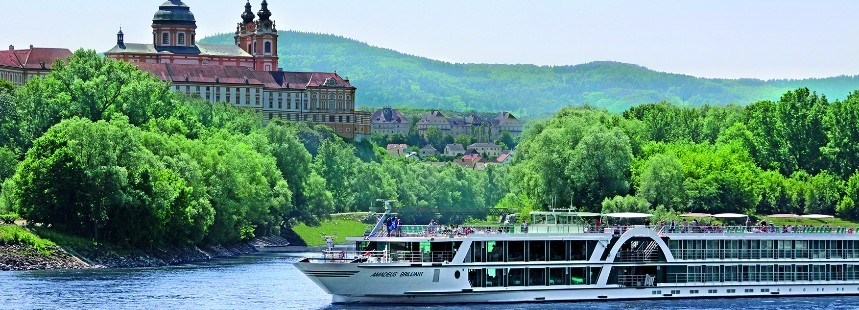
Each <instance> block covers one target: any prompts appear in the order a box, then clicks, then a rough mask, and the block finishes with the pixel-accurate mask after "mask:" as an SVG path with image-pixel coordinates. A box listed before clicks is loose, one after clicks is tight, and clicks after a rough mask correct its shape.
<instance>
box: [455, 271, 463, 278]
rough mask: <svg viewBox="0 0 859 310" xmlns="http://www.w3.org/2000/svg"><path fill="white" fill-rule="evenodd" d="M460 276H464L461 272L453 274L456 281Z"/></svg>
mask: <svg viewBox="0 0 859 310" xmlns="http://www.w3.org/2000/svg"><path fill="white" fill-rule="evenodd" d="M460 276H462V273H460V272H459V270H457V271H456V272H454V273H453V277H454V278H456V279H459V277H460Z"/></svg>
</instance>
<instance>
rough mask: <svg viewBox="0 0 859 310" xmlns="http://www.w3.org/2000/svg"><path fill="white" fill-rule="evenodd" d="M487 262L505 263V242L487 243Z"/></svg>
mask: <svg viewBox="0 0 859 310" xmlns="http://www.w3.org/2000/svg"><path fill="white" fill-rule="evenodd" d="M486 261H487V262H503V261H504V242H498V241H487V242H486Z"/></svg>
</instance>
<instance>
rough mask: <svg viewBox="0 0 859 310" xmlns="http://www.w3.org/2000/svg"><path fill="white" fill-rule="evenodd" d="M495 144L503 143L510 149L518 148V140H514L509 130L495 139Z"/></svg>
mask: <svg viewBox="0 0 859 310" xmlns="http://www.w3.org/2000/svg"><path fill="white" fill-rule="evenodd" d="M495 144H498V145H503V146H504V147H505V148H506V149H508V150H512V149H515V148H516V141H515V140H513V136H512V135H510V132H509V131H507V130H505V131H502V132H501V135H500V136H499V137H498V139H496V140H495Z"/></svg>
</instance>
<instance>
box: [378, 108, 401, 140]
mask: <svg viewBox="0 0 859 310" xmlns="http://www.w3.org/2000/svg"><path fill="white" fill-rule="evenodd" d="M370 122H371V127H372V129H371V131H372V133H374V134H381V135H395V134H401V135H404V136H405V135H408V134H409V120H408V119H407V118H406V117H405V116H403V113H400V111H399V110H396V109H391V108H390V107H385V108H382V109H381V110H378V111H376V112H375V113H373V116H372V117H371V118H370Z"/></svg>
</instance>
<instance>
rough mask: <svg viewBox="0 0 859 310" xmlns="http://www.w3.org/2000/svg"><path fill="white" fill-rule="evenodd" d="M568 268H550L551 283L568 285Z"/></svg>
mask: <svg viewBox="0 0 859 310" xmlns="http://www.w3.org/2000/svg"><path fill="white" fill-rule="evenodd" d="M566 278H567V268H549V285H567V281H566Z"/></svg>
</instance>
